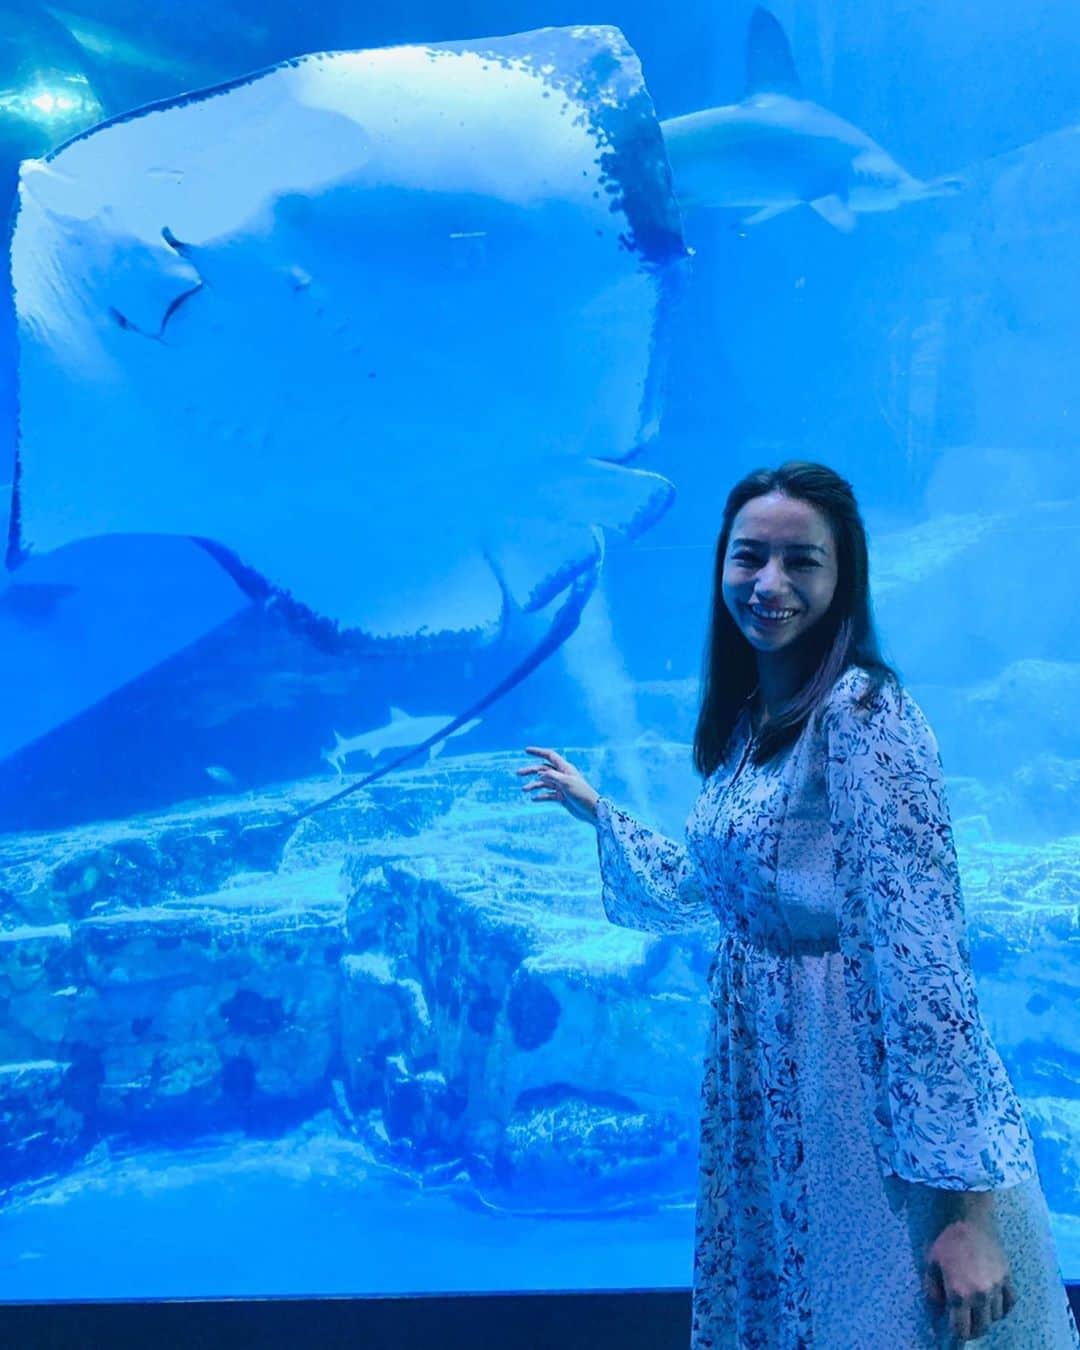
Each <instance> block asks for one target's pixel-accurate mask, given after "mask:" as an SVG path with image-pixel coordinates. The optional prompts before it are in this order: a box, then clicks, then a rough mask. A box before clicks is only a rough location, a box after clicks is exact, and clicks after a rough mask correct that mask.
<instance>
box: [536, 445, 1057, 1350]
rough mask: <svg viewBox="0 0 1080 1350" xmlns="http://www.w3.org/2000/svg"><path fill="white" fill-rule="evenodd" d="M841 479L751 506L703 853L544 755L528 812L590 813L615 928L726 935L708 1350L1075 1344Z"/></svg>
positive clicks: (693, 838) (710, 1114)
mask: <svg viewBox="0 0 1080 1350" xmlns="http://www.w3.org/2000/svg"><path fill="white" fill-rule="evenodd" d="M867 572H868V569H867V547H866V535H865V530H864V527H863V523H862V520H861V517H860V514H859V510H858V506H857V504H856V502H855V498H854V496H853V494H852V491H851V487H850V485H849V484H848V483H846V482H845V481H844V480H843V479H842V478H840V477H838V476H837V475H836V474H835V473H833V472H832V471H831V470H830V469H828V468H825V467H824V466H823V465H819V464H809V463H804V462H791V463H788V464H785V465H783V466H781V468H779V469H778V470H776V471H772V472H770V471H766V470H761V471H758V472H755V473H752V474H750V475H749V476H748V477H747V478H745V479H744V480H743V481H742V482H740V483H738V484H737V485H736V486H735V488H734V489H733V490H732V492H731V495H730V496H729V498H728V501H727V505H726V507H725V510H724V517H723V524H722V528H721V530H720V537H719V540H718V542H717V550H716V570H715V593H714V600H713V610H712V621H711V629H710V635H709V640H708V645H707V650H706V665H705V672H704V685H703V697H702V704H701V713H700V717H699V719H698V725H697V732H696V736H695V740H694V761H695V766H696V768H697V769H698V771H699V772H700V773H701V774H702V775H703V777H704V783H703V785H702V789H701V793H700V795H699V796H698V799H697V801H696V803H695V805H694V807H693V810H692V812H691V815H690V819H689V821H688V823H687V842H686V846H685V847H684V846H682V845H680V844H677V843H675V842H674V841H672V840H669V839H665V838H663V837H662V836H660V835H658V834H656V833H654V832H653V831H651V830H648V829H646V828H644V827H643V826H642V825H640V824H638V823H637V821H635V820H634V819H633V818H632V817H631V816H629V815H627V813H626V812H625V811H622V810H620V809H619V808H618V807H617V806H616V805H615V804H614V803H613V802H611V801H609V800H608V799H607V798H605V797H603V796H601V795H599V794H598V793H597V792H596V791H595V790H594V789H593V788H592V787H591V786H590V785H589V784H588V783H587V782H586V781H585V779H584V778H583V777H582V776H581V774H580V773H579V772H578V771H577V770H576V769H575V768H574V766H573V765H572V764H571V763H569V762H568V761H567V760H565V759H564V758H563V757H562V756H561V755H559V754H557V753H556V752H555V751H554V750H548V749H543V748H541V747H538V746H529V747H527V749H528V753H529V754H531V755H534V756H536V757H538V758H539V759H540V760H542V761H543V762H542V763H540V764H531V765H529V766H526V767H524V768H521V769H519V770H518V772H519V773H520V774H522V775H524V776H526V777H527V778H529V779H530V780H531V781H528V782H526V783H524V784H523V785H522V786H523V790H524V791H526V792H529V793H532V794H533V800H535V801H540V802H549V801H554V802H559V803H561V804H562V805H563V806H564V807H565V808H566V809H567V810H569V811H570V812H571V813H573V814H574V815H576V816H579V817H582V818H584V819H588V820H592V821H594V822H595V825H596V829H597V841H598V848H599V857H600V869H601V879H602V885H603V900H604V907H605V910H606V913H607V915H608V917H609V919H611V920H612V922H614V923H618V924H622V925H624V926H626V927H630V928H638V929H644V930H646V931H650V932H657V933H661V932H664V933H666V932H674V931H678V930H681V929H684V928H688V927H695V926H698V925H700V924H704V923H710V922H712V921H714V920H715V919H716V918H719V920H720V928H721V936H720V942H719V946H718V949H717V952H716V956H715V959H714V960H713V963H712V967H711V969H710V972H709V993H710V1000H711V1005H712V1009H713V1018H712V1021H711V1029H710V1034H709V1042H708V1046H707V1051H706V1062H705V1076H704V1084H703V1088H702V1097H703V1102H702V1105H703V1115H702V1121H701V1139H700V1144H701V1148H700V1159H699V1182H700V1184H699V1195H698V1208H697V1222H696V1241H695V1261H694V1303H693V1345H694V1347H695V1350H720V1348H721V1347H725V1348H726V1347H731V1350H755V1348H759V1350H765V1348H766V1347H767V1348H768V1350H773V1348H774V1347H781V1348H782V1350H811V1347H812V1348H813V1350H870V1348H871V1347H873V1348H874V1350H918V1348H920V1347H926V1346H937V1345H940V1344H942V1343H946V1344H947V1343H950V1342H952V1343H955V1338H959V1339H960V1340H969V1339H976V1338H985V1340H986V1344H987V1346H988V1347H993V1348H994V1350H999V1348H1000V1347H1009V1350H1040V1347H1046V1348H1047V1350H1051V1348H1052V1350H1065V1347H1077V1346H1080V1338H1078V1336H1077V1333H1076V1328H1075V1325H1074V1323H1073V1321H1072V1317H1071V1314H1070V1312H1069V1309H1068V1305H1067V1301H1066V1297H1065V1291H1064V1288H1063V1286H1062V1281H1061V1275H1060V1272H1059V1269H1058V1264H1057V1258H1056V1254H1055V1251H1054V1246H1053V1241H1052V1238H1051V1235H1050V1229H1049V1221H1048V1216H1047V1210H1046V1203H1045V1199H1044V1197H1043V1194H1042V1190H1041V1187H1040V1183H1039V1178H1038V1173H1037V1170H1036V1165H1035V1160H1034V1156H1033V1153H1032V1146H1031V1137H1030V1135H1029V1132H1028V1128H1027V1125H1026V1123H1025V1121H1024V1118H1023V1115H1022V1112H1021V1109H1020V1105H1019V1103H1018V1101H1017V1099H1016V1096H1015V1093H1014V1091H1013V1088H1012V1085H1011V1083H1010V1081H1009V1079H1008V1077H1007V1075H1006V1072H1005V1069H1004V1067H1003V1066H1002V1063H1001V1060H1000V1058H999V1057H998V1054H997V1052H996V1050H995V1048H994V1046H993V1044H992V1043H991V1041H990V1038H989V1036H988V1034H987V1031H986V1028H985V1026H984V1024H983V1022H982V1019H981V1016H980V1013H979V1009H978V1005H977V1002H976V993H975V988H974V984H973V980H972V974H971V968H970V964H969V953H968V945H967V938H966V934H965V926H964V914H963V900H962V895H961V888H960V879H959V875H958V871H957V864H956V853H955V849H954V844H953V837H952V831H951V827H950V822H949V812H948V806H947V803H946V799H945V795H944V789H943V786H942V773H941V764H940V759H939V756H938V749H937V744H936V741H935V739H934V735H933V733H932V731H931V730H930V728H929V726H928V725H927V723H926V721H925V719H924V717H923V714H922V712H921V711H920V709H919V707H918V706H917V704H916V703H915V702H914V700H913V699H912V698H911V697H910V695H909V694H907V693H906V692H905V691H903V690H902V688H901V687H900V683H899V681H898V679H897V676H896V674H895V672H894V671H893V670H892V669H891V668H890V667H889V666H888V665H887V664H886V663H885V661H884V660H883V659H882V657H881V653H880V650H879V646H878V642H877V639H876V636H875V634H874V628H873V622H872V619H871V606H870V598H869V593H868V576H867Z"/></svg>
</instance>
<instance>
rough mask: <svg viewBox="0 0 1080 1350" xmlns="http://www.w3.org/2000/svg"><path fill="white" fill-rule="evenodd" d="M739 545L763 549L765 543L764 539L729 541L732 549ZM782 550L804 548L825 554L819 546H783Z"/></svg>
mask: <svg viewBox="0 0 1080 1350" xmlns="http://www.w3.org/2000/svg"><path fill="white" fill-rule="evenodd" d="M741 544H753V545H754V546H755V547H757V548H763V547H764V545H765V541H764V539H733V540H732V541H731V546H732V548H738V547H739V546H740V545H741ZM784 548H806V549H812V550H813V551H814V552H815V553H824V552H825V550H824V549H823V548H822V547H821V545H820V544H785V545H784Z"/></svg>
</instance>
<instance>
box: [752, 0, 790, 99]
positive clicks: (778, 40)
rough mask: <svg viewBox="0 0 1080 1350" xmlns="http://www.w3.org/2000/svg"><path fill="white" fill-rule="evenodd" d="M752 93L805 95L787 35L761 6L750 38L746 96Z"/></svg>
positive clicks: (754, 14) (753, 19) (753, 20)
mask: <svg viewBox="0 0 1080 1350" xmlns="http://www.w3.org/2000/svg"><path fill="white" fill-rule="evenodd" d="M752 94H790V95H792V96H793V97H798V96H800V95H801V94H802V82H801V81H800V79H799V72H798V71H797V70H796V69H795V58H794V57H793V56H792V55H791V45H790V43H789V42H788V40H787V34H786V33H785V32H784V30H783V28H782V27H781V26H780V21H779V20H778V19H777V18H776V16H775V15H774V14H770V13H769V11H768V10H767V9H764V8H763V7H762V6H761V5H758V7H757V8H756V9H755V10H754V12H753V14H751V16H750V28H749V31H748V33H747V38H746V97H747V98H749V97H750V96H751V95H752Z"/></svg>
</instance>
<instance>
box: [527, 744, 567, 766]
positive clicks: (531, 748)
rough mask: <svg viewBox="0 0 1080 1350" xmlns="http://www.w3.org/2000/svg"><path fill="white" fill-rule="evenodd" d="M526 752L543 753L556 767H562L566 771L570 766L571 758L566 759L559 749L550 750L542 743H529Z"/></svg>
mask: <svg viewBox="0 0 1080 1350" xmlns="http://www.w3.org/2000/svg"><path fill="white" fill-rule="evenodd" d="M525 752H526V754H529V755H543V756H544V758H545V759H547V760H548V761H549V762H550V763H551V764H552V765H553V766H554V767H555V768H556V769H562V770H563V772H564V773H565V772H566V770H567V769H569V767H570V762H569V760H566V759H564V758H563V757H562V755H560V754H559V752H558V750H549V749H547V748H546V747H545V746H540V745H527V746H526V747H525Z"/></svg>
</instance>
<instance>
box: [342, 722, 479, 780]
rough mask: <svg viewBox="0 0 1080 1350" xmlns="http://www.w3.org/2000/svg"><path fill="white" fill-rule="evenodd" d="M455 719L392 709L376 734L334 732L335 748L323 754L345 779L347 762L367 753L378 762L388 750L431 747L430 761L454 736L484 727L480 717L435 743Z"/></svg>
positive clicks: (368, 732) (376, 730) (374, 732)
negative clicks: (417, 714)
mask: <svg viewBox="0 0 1080 1350" xmlns="http://www.w3.org/2000/svg"><path fill="white" fill-rule="evenodd" d="M453 720H454V719H453V716H452V715H451V714H449V713H447V714H444V715H441V716H440V715H439V714H437V713H436V714H433V715H432V716H429V717H411V716H410V715H409V714H408V713H407V712H404V711H403V710H402V709H401V708H393V707H392V708H391V709H390V720H389V722H386V723H384V725H383V726H381V727H375V728H374V730H372V731H362V732H360V733H359V735H356V736H342V735H341V733H340V732H338V731H335V732H334V745H333V746H332V747H331V748H330V749H329V750H324V751H323V752H322V757H323V759H325V760H326V761H327V762H328V763H329V764H332V765H333V766H334V768H335V769H336V770H337V772H338V777H339V778H343V777H344V776H345V760H346V759H347V758H348V757H349V756H350V755H356V754H364V755H368V756H369V757H370V758H371V759H373V760H374V759H378V757H379V756H380V755H381V754H382V753H383V751H384V750H402V749H405V748H407V747H409V748H411V747H415V746H420V745H423V744H425V743H427V744H428V745H429V751H428V758H429V759H434V758H435V756H436V755H438V754H439V753H440V752H441V751H442V749H443V746H445V744H446V742H447V740H449V738H450V737H451V736H464V735H466V734H467V733H468V732H470V731H472V730H473V728H474V727H478V726H479V725H480V721H481V719H480V718H479V717H472V718H470V719H469V720H468V721H467V722H465V723H464V724H463V725H461V726H459V727H458V728H457V729H456V730H455V731H450V732H447V733H446V735H445V736H444V737H443V739H442V740H433V739H432V738H433V737H436V736H437V735H438V734H439V732H440V731H443V730H444V729H445V728H446V727H447V726H449V725H450V724H451V723H452V722H453Z"/></svg>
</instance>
